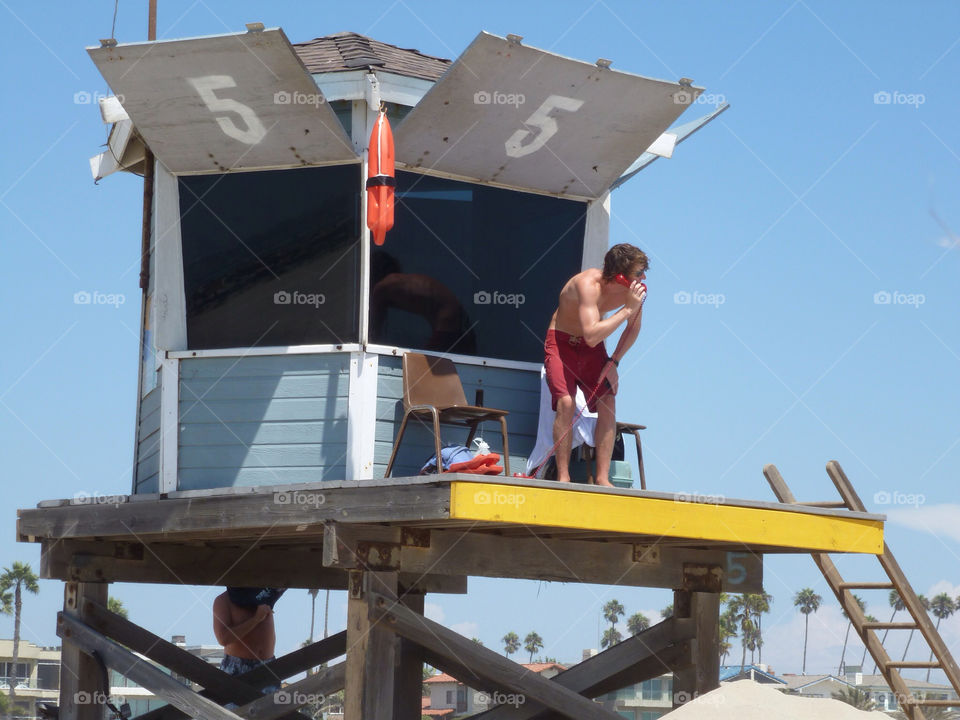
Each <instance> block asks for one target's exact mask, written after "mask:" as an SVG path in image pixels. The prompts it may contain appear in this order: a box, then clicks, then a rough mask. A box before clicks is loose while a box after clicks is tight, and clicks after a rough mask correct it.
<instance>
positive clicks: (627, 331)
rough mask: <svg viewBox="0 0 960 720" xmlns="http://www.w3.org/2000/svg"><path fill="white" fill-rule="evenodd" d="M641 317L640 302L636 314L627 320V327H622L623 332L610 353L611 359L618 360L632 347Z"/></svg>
mask: <svg viewBox="0 0 960 720" xmlns="http://www.w3.org/2000/svg"><path fill="white" fill-rule="evenodd" d="M642 319H643V305H642V304H641V305H640V308H639V309H638V310H637V313H636V315H634V316H633V317H631V318H630V320H628V321H627V327H626V328H624V331H623V334H622V335H621V336H620V342H618V343H617V349H616V350H614V351H613V353H612V354H611V355H610V359H611V360H616V361H617V362H620V360H622V359H623V356H624V355H626V354H627V350H629V349H630V348H631V347H633V344H634V343H635V342H636V341H637V336H638V335H639V334H640V324H641V322H642Z"/></svg>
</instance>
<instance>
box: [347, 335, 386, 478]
mask: <svg viewBox="0 0 960 720" xmlns="http://www.w3.org/2000/svg"><path fill="white" fill-rule="evenodd" d="M379 364H380V358H379V356H377V355H375V354H373V353H365V352H354V353H350V388H349V390H348V395H347V467H346V475H345V477H346V479H347V480H372V479H373V451H374V438H375V433H376V423H377V370H378V369H379Z"/></svg>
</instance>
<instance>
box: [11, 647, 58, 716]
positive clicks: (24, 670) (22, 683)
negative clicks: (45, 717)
mask: <svg viewBox="0 0 960 720" xmlns="http://www.w3.org/2000/svg"><path fill="white" fill-rule="evenodd" d="M18 651H19V652H18V656H17V667H16V677H17V681H16V682H17V684H16V696H17V702H16V706H15V707H14V709H13V711H12V712H11V714H10V716H11V717H13V718H22V717H36V715H37V703H39V702H52V703H54V704H56V703H57V701H58V698H59V696H60V648H59V647H40V646H39V645H34V644H33V643H32V642H28V641H26V640H21V641H20V647H19V648H18ZM13 670H14V668H13V640H0V692H2V693H3V694H4V695H7V694H9V692H10V683H11V682H12V681H13V680H12V679H13V675H14V672H13Z"/></svg>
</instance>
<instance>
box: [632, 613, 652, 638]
mask: <svg viewBox="0 0 960 720" xmlns="http://www.w3.org/2000/svg"><path fill="white" fill-rule="evenodd" d="M649 627H650V618H648V617H647V616H646V615H644V614H643V613H642V612H638V613H634V614H633V615H631V616H630V618H629V619H628V620H627V630H629V631H630V634H631V635H639V634H640V633H642V632H643V631H644V630H646V629H647V628H649Z"/></svg>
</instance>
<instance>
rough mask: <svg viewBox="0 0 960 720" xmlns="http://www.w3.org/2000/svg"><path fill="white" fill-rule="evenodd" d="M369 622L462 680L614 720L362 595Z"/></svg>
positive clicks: (394, 605) (579, 716) (435, 626)
mask: <svg viewBox="0 0 960 720" xmlns="http://www.w3.org/2000/svg"><path fill="white" fill-rule="evenodd" d="M368 601H369V606H370V620H371V621H373V622H376V623H378V624H379V626H380V627H384V628H386V629H388V630H391V631H393V632H394V633H396V634H397V635H400V636H401V637H404V638H407V639H408V640H412V641H413V642H415V643H417V644H418V645H420V646H421V647H423V648H424V649H425V650H426V651H428V652H429V657H430V658H433V660H431V663H432V664H434V665H436V666H437V667H439V668H440V669H441V670H444V671H448V669H449V670H453V672H452V673H451V674H454V675H455V674H456V672H457V670H459V671H460V672H461V673H462V671H463V670H464V669H467V668H469V675H468V677H477V678H480V679H482V680H483V681H485V682H484V683H483V684H484V685H485V686H487V687H489V686H493V687H497V688H503V689H506V690H510V691H512V692H514V693H518V694H521V695H523V696H524V698H525V699H529V700H534V701H536V702H538V703H541V704H542V705H544V706H545V707H547V708H549V709H550V710H554V711H556V712H558V713H560V714H561V715H563V716H564V717H569V718H575V719H576V720H616V719H617V718H618V716H617V715H615V714H614V713H611V712H609V711H608V710H604V709H603V708H602V707H601V706H600V705H598V704H597V703H595V702H593V701H592V700H590V699H588V698H585V697H583V696H582V695H580V694H578V693H575V692H573V691H572V690H568V689H567V688H565V687H563V686H561V685H558V684H557V683H555V682H551V681H550V680H547V679H545V678H542V677H540V676H539V675H535V674H532V673H530V672H528V671H526V669H525V668H523V667H522V666H521V665H519V664H517V663H515V662H513V661H511V660H507V659H506V658H503V657H500V655H498V654H497V653H495V652H493V651H492V650H488V649H487V648H485V647H483V646H481V645H478V644H477V643H475V642H473V641H472V640H469V639H467V638H465V637H463V636H462V635H459V634H457V633H455V632H453V631H452V630H449V629H448V628H445V627H444V626H443V625H440V624H439V623H436V622H433V621H432V620H428V619H427V618H425V617H423V615H420V614H419V613H416V612H413V611H412V610H410V609H409V608H406V607H404V606H403V605H401V604H400V603H398V602H397V601H395V600H391V599H390V598H387V597H385V596H383V595H379V594H377V593H374V592H370V593H368Z"/></svg>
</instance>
